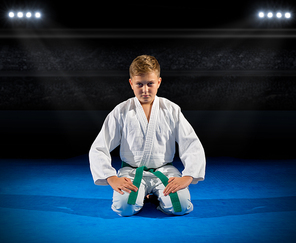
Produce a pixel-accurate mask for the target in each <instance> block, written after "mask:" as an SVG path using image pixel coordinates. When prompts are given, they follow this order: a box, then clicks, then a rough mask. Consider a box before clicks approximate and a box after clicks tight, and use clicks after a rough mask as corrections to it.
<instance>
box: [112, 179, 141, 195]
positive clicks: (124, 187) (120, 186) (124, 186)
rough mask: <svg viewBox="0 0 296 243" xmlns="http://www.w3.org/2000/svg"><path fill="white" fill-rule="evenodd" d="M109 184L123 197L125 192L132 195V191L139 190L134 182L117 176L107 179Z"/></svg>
mask: <svg viewBox="0 0 296 243" xmlns="http://www.w3.org/2000/svg"><path fill="white" fill-rule="evenodd" d="M107 182H108V183H109V185H110V186H111V187H112V188H113V189H114V190H115V191H117V192H118V193H120V194H121V195H123V194H124V192H123V191H125V192H128V193H131V190H132V191H134V192H136V191H138V188H137V187H136V186H135V185H133V183H132V181H131V180H130V179H129V178H127V177H120V178H118V177H117V176H111V177H109V178H107Z"/></svg>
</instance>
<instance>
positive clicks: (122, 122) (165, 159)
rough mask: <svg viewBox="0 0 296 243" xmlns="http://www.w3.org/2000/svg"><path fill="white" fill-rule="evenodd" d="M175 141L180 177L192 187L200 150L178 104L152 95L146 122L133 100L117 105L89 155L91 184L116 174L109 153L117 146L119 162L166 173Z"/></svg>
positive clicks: (201, 166) (200, 175)
mask: <svg viewBox="0 0 296 243" xmlns="http://www.w3.org/2000/svg"><path fill="white" fill-rule="evenodd" d="M175 142H177V143H178V147H179V156H180V159H181V161H182V163H183V165H184V170H183V171H182V176H192V177H193V181H192V183H193V184H196V183H197V182H198V181H201V180H203V179H204V176H205V166H206V161H205V153H204V149H203V147H202V144H201V142H200V141H199V139H198V137H197V135H196V134H195V132H194V130H193V128H192V126H191V125H190V124H189V122H188V121H187V120H186V118H185V117H184V115H183V114H182V112H181V109H180V107H179V106H178V105H176V104H175V103H173V102H171V101H169V100H168V99H165V98H160V97H158V96H156V97H155V99H154V101H153V105H152V110H151V114H150V120H149V122H148V120H147V118H146V115H145V113H144V110H143V108H142V105H141V104H140V102H139V100H138V99H137V98H136V97H134V98H131V99H128V100H126V101H124V102H122V103H120V104H119V105H117V106H116V107H115V108H114V109H113V110H112V111H111V112H110V113H109V114H108V116H107V117H106V119H105V121H104V123H103V126H102V129H101V131H100V133H99V134H98V136H97V138H96V139H95V141H94V142H93V144H92V146H91V149H90V152H89V159H90V168H91V172H92V176H93V179H94V182H95V184H96V185H106V184H107V180H106V179H107V178H108V177H110V176H115V175H117V173H116V170H115V169H114V168H113V167H112V164H111V155H110V152H111V151H112V150H113V149H115V148H116V147H117V146H118V145H120V158H121V160H122V161H124V162H126V163H128V164H129V165H130V166H132V167H140V166H143V165H145V166H146V167H147V168H159V167H163V169H162V172H163V173H164V174H166V170H171V169H172V168H171V167H173V166H165V165H166V164H167V163H170V162H172V161H173V159H174V155H175ZM166 168H167V169H166Z"/></svg>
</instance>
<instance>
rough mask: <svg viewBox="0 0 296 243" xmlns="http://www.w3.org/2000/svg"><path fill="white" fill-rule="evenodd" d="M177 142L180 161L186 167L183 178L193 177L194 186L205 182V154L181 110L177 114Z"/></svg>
mask: <svg viewBox="0 0 296 243" xmlns="http://www.w3.org/2000/svg"><path fill="white" fill-rule="evenodd" d="M176 142H177V143H178V147H179V156H180V160H181V161H182V163H183V165H184V170H183V171H182V176H192V177H193V181H192V184H196V183H197V182H198V181H202V180H204V177H205V167H206V159H205V152H204V149H203V146H202V144H201V142H200V140H199V138H198V137H197V135H196V133H195V131H194V129H193V128H192V126H191V125H190V123H189V122H188V121H187V120H186V118H185V117H184V115H183V114H182V112H181V110H180V108H179V109H178V112H177V122H176Z"/></svg>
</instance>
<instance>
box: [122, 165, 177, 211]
mask: <svg viewBox="0 0 296 243" xmlns="http://www.w3.org/2000/svg"><path fill="white" fill-rule="evenodd" d="M167 165H172V163H169V164H167ZM121 167H131V168H134V169H136V174H135V178H134V181H133V184H134V185H135V186H136V187H137V188H140V184H141V181H142V177H143V172H144V171H149V172H151V173H152V174H154V175H155V176H157V177H158V178H159V179H160V180H161V182H162V184H164V186H167V184H168V181H169V179H168V178H167V177H166V176H165V175H164V174H163V173H161V172H160V171H155V170H156V169H148V168H147V167H146V166H141V167H138V168H135V167H132V166H130V165H129V164H127V163H125V162H123V161H122V166H121ZM138 191H139V190H138ZM138 191H137V192H134V191H131V193H130V195H129V198H128V201H127V203H128V204H131V205H135V204H136V200H137V196H138ZM169 196H170V198H171V201H172V204H173V208H174V211H175V212H181V211H182V208H181V203H180V200H179V197H178V194H177V192H174V193H170V194H169Z"/></svg>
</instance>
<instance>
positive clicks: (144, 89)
mask: <svg viewBox="0 0 296 243" xmlns="http://www.w3.org/2000/svg"><path fill="white" fill-rule="evenodd" d="M143 91H144V93H147V92H148V86H147V85H144V86H143Z"/></svg>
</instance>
